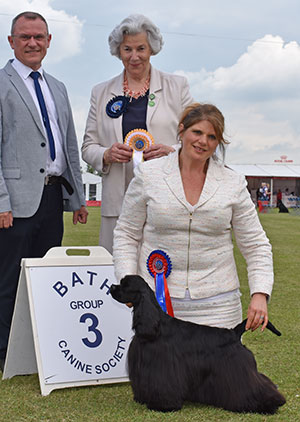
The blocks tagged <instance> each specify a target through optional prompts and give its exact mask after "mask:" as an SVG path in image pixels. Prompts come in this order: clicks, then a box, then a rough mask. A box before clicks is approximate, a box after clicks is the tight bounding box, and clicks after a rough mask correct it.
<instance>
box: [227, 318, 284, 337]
mask: <svg viewBox="0 0 300 422" xmlns="http://www.w3.org/2000/svg"><path fill="white" fill-rule="evenodd" d="M246 323H247V319H244V321H243V322H241V323H240V324H238V325H237V326H236V327H235V328H234V329H233V331H234V332H235V333H236V335H237V336H238V337H241V336H242V334H243V333H244V332H245V331H246ZM267 328H268V330H270V331H272V333H274V334H276V335H277V336H281V332H280V331H278V330H277V328H275V327H274V325H273V324H272V323H271V322H270V321H268V324H267Z"/></svg>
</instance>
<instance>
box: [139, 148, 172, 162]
mask: <svg viewBox="0 0 300 422" xmlns="http://www.w3.org/2000/svg"><path fill="white" fill-rule="evenodd" d="M173 151H175V149H174V148H172V147H170V146H169V145H164V144H155V145H151V146H150V147H149V148H147V149H145V151H144V160H145V161H148V160H153V159H154V158H159V157H163V156H164V155H168V154H169V153H170V152H173Z"/></svg>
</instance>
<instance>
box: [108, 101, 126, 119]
mask: <svg viewBox="0 0 300 422" xmlns="http://www.w3.org/2000/svg"><path fill="white" fill-rule="evenodd" d="M128 103H129V99H128V98H127V97H125V96H124V95H118V96H117V97H114V98H112V99H111V100H109V101H108V103H107V104H106V114H107V115H108V116H109V117H112V118H113V119H117V118H118V117H120V116H121V115H122V114H123V113H125V111H126V110H127V106H128Z"/></svg>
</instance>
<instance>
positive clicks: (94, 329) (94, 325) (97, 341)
mask: <svg viewBox="0 0 300 422" xmlns="http://www.w3.org/2000/svg"><path fill="white" fill-rule="evenodd" d="M87 319H91V320H92V324H91V325H90V326H89V327H88V331H89V332H92V333H94V334H95V336H96V338H95V341H90V340H89V339H88V338H87V337H85V338H83V339H81V340H82V342H83V343H84V344H85V345H86V346H87V347H98V346H100V344H101V343H102V339H103V336H102V334H101V332H100V331H99V330H97V326H98V324H99V320H98V318H97V317H96V316H95V315H94V314H83V315H81V317H80V320H79V322H82V323H85V321H86V320H87Z"/></svg>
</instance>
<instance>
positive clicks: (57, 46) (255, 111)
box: [0, 0, 300, 164]
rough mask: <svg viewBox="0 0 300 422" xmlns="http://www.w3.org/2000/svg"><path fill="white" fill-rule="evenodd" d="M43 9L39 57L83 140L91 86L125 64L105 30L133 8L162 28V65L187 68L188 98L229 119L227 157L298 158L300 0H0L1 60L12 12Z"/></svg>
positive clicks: (156, 60) (7, 54) (1, 61)
mask: <svg viewBox="0 0 300 422" xmlns="http://www.w3.org/2000/svg"><path fill="white" fill-rule="evenodd" d="M24 10H33V11H37V12H40V13H42V14H43V15H44V16H45V18H46V19H47V20H48V23H49V27H50V32H51V34H52V42H51V46H50V48H49V51H48V55H47V58H46V59H45V61H44V67H45V69H46V70H47V71H48V72H49V73H52V74H53V75H54V76H56V77H57V78H58V79H61V80H62V81H63V82H64V83H65V84H66V86H67V88H68V92H69V96H70V100H71V104H72V108H73V113H74V119H75V124H76V129H77V134H78V143H79V145H81V143H82V136H83V132H84V127H85V121H86V116H87V113H88V108H89V98H90V92H91V89H92V87H93V86H94V85H95V84H96V83H98V82H102V81H104V80H107V79H110V78H112V77H113V76H115V75H116V74H118V73H120V72H121V70H122V63H121V62H120V61H119V60H118V59H117V58H116V57H112V56H111V55H110V53H109V48H108V43H107V38H108V35H109V34H110V32H111V30H112V29H113V28H114V26H115V25H116V24H118V23H119V22H120V21H121V20H122V19H123V18H125V17H126V16H127V15H129V14H131V13H142V14H144V15H146V16H148V17H149V18H150V19H152V20H153V22H154V23H155V24H156V25H157V26H158V27H159V28H160V30H161V32H162V35H163V38H164V47H163V49H162V51H161V52H160V53H159V54H158V55H157V56H154V57H153V58H152V60H151V61H152V64H153V65H154V66H155V67H157V68H159V69H160V70H163V71H166V72H170V73H179V74H183V75H185V76H186V77H187V78H188V80H189V83H190V87H191V92H192V95H193V96H194V98H195V100H197V101H200V102H211V103H213V104H215V105H217V106H218V107H219V108H220V109H221V111H222V112H223V114H224V115H225V120H226V134H227V139H228V140H229V141H230V145H229V147H228V149H227V153H226V157H227V158H226V161H227V162H228V163H236V164H237V163H240V164H245V163H260V164H266V163H273V162H274V160H276V159H279V158H280V157H281V156H282V155H286V156H287V157H288V159H292V160H293V162H294V163H295V164H300V148H299V144H300V26H299V16H300V3H299V1H297V0H282V1H279V0H251V1H250V0H242V1H241V0H210V1H209V2H207V1H203V0H185V1H182V0H151V1H149V0H148V1H145V0H126V1H120V0H115V1H114V2H112V1H107V0H106V1H103V0H14V1H11V0H1V1H0V66H1V67H2V66H4V65H5V64H6V62H7V60H8V59H9V58H11V57H13V51H12V50H11V49H10V47H9V45H8V42H7V35H8V34H9V31H10V24H11V20H12V18H13V17H14V16H15V15H16V14H18V13H20V12H22V11H24Z"/></svg>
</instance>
